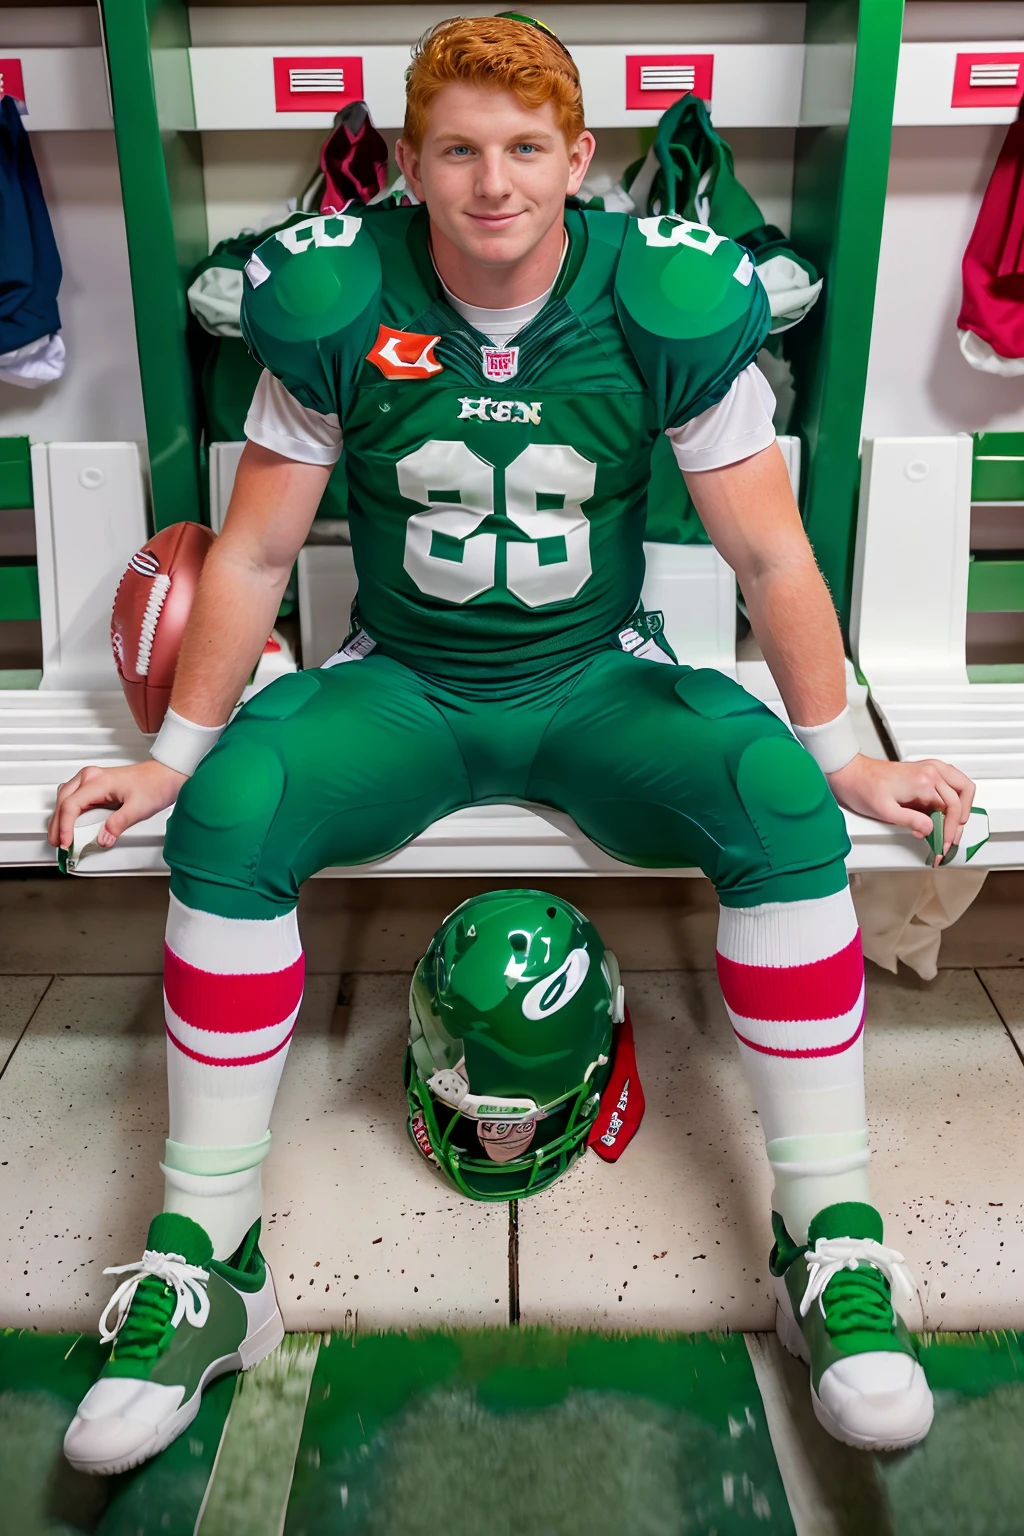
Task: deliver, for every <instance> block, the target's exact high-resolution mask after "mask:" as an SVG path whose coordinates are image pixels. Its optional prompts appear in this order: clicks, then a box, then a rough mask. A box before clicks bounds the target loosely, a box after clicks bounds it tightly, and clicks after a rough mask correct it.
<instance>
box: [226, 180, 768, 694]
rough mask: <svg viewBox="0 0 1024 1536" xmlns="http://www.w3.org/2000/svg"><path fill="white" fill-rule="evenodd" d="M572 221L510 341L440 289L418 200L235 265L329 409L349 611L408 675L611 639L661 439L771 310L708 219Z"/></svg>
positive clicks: (539, 657)
mask: <svg viewBox="0 0 1024 1536" xmlns="http://www.w3.org/2000/svg"><path fill="white" fill-rule="evenodd" d="M566 227H567V231H568V235H569V253H568V257H567V260H566V263H565V265H564V267H563V270H562V274H561V276H560V278H559V281H558V283H557V284H556V287H555V290H554V292H553V294H552V296H551V299H550V300H549V302H548V303H547V305H546V306H545V307H544V309H543V310H542V311H541V313H540V314H539V315H537V317H536V318H535V319H534V320H532V321H531V322H530V323H529V324H528V325H527V326H526V327H525V328H524V329H523V330H522V331H520V332H519V333H518V334H517V335H516V336H515V337H514V338H513V339H512V342H511V343H510V344H509V345H507V346H504V347H496V346H494V345H493V344H492V343H491V342H490V341H489V340H488V338H487V337H485V336H483V335H482V334H480V333H479V332H477V331H475V330H474V329H473V328H472V326H471V325H469V323H468V322H467V321H465V320H464V319H462V318H461V317H460V316H459V315H457V314H456V313H455V311H454V310H453V309H452V308H451V307H450V306H449V305H448V304H447V302H446V301H445V299H444V296H443V290H442V288H441V286H440V283H439V281H438V278H437V274H436V273H435V271H434V268H433V265H432V263H431V260H430V255H429V250H428V245H427V234H428V228H429V225H428V220H427V214H426V210H425V209H423V208H412V209H396V210H390V211H387V212H374V213H370V214H367V215H364V216H353V215H349V214H341V215H336V216H331V217H324V216H321V217H318V218H311V219H310V220H308V221H306V222H305V223H300V224H293V225H292V226H291V227H290V228H288V229H284V230H280V231H278V232H277V234H276V235H274V236H273V237H272V238H271V239H270V240H268V241H266V242H265V243H264V244H263V245H261V246H260V247H259V249H258V250H257V251H256V253H255V255H254V256H253V258H252V259H251V260H250V262H249V264H248V266H247V268H246V285H245V293H244V298H243V306H242V330H243V334H244V335H245V338H246V340H247V342H248V344H249V347H250V349H251V350H252V352H253V354H254V356H255V357H256V358H257V360H258V361H259V362H261V363H262V364H263V365H264V367H266V368H268V369H269V370H270V372H271V373H273V374H274V375H275V376H276V377H277V378H279V379H280V380H281V382H282V383H283V384H284V386H285V387H286V389H287V390H288V391H289V393H290V394H291V395H293V396H294V397H295V398H296V399H297V400H298V401H299V402H300V403H301V404H302V405H305V406H307V407H309V408H310V409H311V410H313V411H316V412H319V413H320V414H321V415H324V416H336V417H337V419H338V421H339V424H340V426H341V430H342V435H343V440H344V448H345V465H346V471H347V475H348V481H349V522H350V528H351V536H352V546H353V555H354V558H355V564H356V570H357V574H358V579H359V600H358V602H359V619H360V622H361V624H362V625H363V627H364V628H365V629H366V631H367V632H368V634H369V635H370V636H372V638H373V639H374V640H375V641H376V642H377V644H378V646H379V647H380V648H381V650H382V651H383V652H384V653H385V654H387V655H391V656H394V657H395V658H396V659H397V660H400V661H403V662H405V663H406V664H407V665H410V666H412V667H414V668H416V669H418V670H420V671H424V672H431V673H436V674H440V675H444V676H448V677H452V678H459V677H462V678H466V679H469V678H474V677H479V676H481V675H482V673H484V672H486V673H487V675H488V676H489V677H490V678H492V679H493V678H499V677H503V676H508V677H509V678H510V679H514V678H515V677H517V676H521V675H522V674H523V673H524V672H526V671H533V670H541V669H544V668H547V667H552V666H555V665H561V664H564V663H568V662H572V661H573V660H574V659H576V658H582V657H583V656H586V655H588V654H592V653H593V652H594V651H595V650H596V649H599V648H600V647H601V646H602V645H603V644H605V643H607V640H608V638H609V637H610V636H612V635H614V634H615V633H616V632H617V631H618V630H620V629H621V628H622V627H623V625H624V624H625V623H626V621H627V620H628V619H629V617H630V615H631V614H632V613H633V612H634V610H635V609H636V606H637V604H638V601H639V596H640V588H641V584H642V581H643V574H644V560H643V536H644V521H645V515H646V491H647V485H648V481H649V479H650V458H651V451H652V448H653V445H654V443H655V441H656V440H657V438H658V436H659V435H660V434H661V433H662V432H664V431H665V430H666V429H668V428H671V427H677V426H680V425H682V424H684V423H685V422H687V421H689V420H691V419H692V418H693V417H694V416H697V415H699V414H700V413H701V412H703V411H704V410H706V409H708V408H709V407H710V406H712V405H714V404H715V403H716V402H717V401H719V400H721V399H722V398H723V397H724V396H725V394H726V393H727V392H728V390H729V388H730V386H731V384H732V382H733V380H734V379H735V378H736V376H737V375H738V374H739V373H740V372H742V371H743V370H744V369H745V368H746V367H747V366H748V365H749V364H750V363H751V362H752V361H753V358H754V356H755V355H756V353H757V351H758V349H759V347H760V346H761V343H762V342H763V340H764V337H765V335H766V334H767V331H768V328H769V324H770V316H769V312H768V304H767V300H766V298H765V295H764V291H763V289H762V288H761V285H760V284H759V283H758V282H757V281H756V280H754V268H753V263H752V262H751V260H750V257H749V256H748V255H747V253H746V252H745V251H744V250H743V249H742V248H741V247H739V246H737V245H735V244H733V243H732V242H731V241H729V240H727V239H725V238H724V237H722V236H719V235H716V234H715V233H714V232H713V231H711V230H710V229H708V228H706V227H705V226H702V225H696V224H691V223H687V222H686V221H685V220H681V219H675V218H658V217H653V218H649V219H641V220H636V219H629V218H627V217H626V216H624V215H621V214H614V213H581V212H577V211H568V212H567V213H566Z"/></svg>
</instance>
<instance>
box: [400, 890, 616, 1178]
mask: <svg viewBox="0 0 1024 1536" xmlns="http://www.w3.org/2000/svg"><path fill="white" fill-rule="evenodd" d="M623 1015H624V1003H623V990H622V986H621V983H620V981H619V967H618V964H617V963H616V960H615V956H614V955H613V954H612V953H611V952H610V951H608V950H606V949H605V947H604V945H603V944H602V943H601V939H600V937H599V935H598V933H597V930H596V928H595V927H594V926H593V924H592V923H590V922H588V921H587V919H586V918H585V917H584V916H583V914H582V912H578V911H577V910H576V908H575V907H573V906H571V905H570V904H569V902H567V901H562V900H561V898H560V897H557V896H547V895H545V894H544V892H543V891H518V890H513V891H492V892H490V893H488V894H487V895H486V896H477V897H474V898H473V899H472V900H470V901H466V902H463V904H462V906H461V907H457V908H456V909H455V911H454V912H452V913H451V914H450V916H449V917H447V918H446V919H445V921H444V922H443V923H442V924H441V927H440V928H439V929H438V931H437V933H436V934H435V935H434V937H433V939H432V940H431V943H430V948H429V949H428V950H427V952H426V954H425V955H424V956H423V959H422V960H421V961H420V963H419V965H418V966H417V967H416V972H415V975H414V976H413V980H412V988H411V991H410V995H409V1047H408V1050H407V1051H406V1055H405V1083H406V1090H407V1093H408V1098H409V1123H408V1129H409V1135H410V1136H411V1138H412V1140H413V1142H414V1144H415V1145H416V1146H417V1147H418V1149H419V1150H420V1152H422V1153H423V1155H424V1157H426V1158H427V1159H428V1160H429V1161H431V1162H433V1163H434V1164H436V1166H437V1167H438V1169H439V1170H440V1171H441V1172H442V1173H443V1174H444V1175H445V1177H446V1178H447V1179H449V1180H450V1182H451V1183H452V1184H454V1185H455V1187H456V1189H458V1190H459V1191H460V1192H461V1193H462V1194H464V1195H468V1196H469V1198H470V1199H471V1200H516V1199H518V1198H519V1197H520V1196H523V1195H534V1194H538V1193H539V1192H540V1191H541V1190H542V1189H547V1188H549V1186H550V1185H552V1184H553V1183H554V1182H555V1180H556V1179H557V1178H559V1177H560V1175H561V1174H563V1173H564V1172H565V1171H566V1169H567V1168H568V1167H569V1166H570V1164H571V1163H573V1162H574V1161H575V1159H576V1158H577V1157H579V1156H580V1154H581V1153H582V1152H584V1151H585V1150H586V1145H587V1136H588V1134H589V1132H590V1129H591V1126H592V1125H593V1122H594V1119H595V1116H596V1115H597V1112H598V1107H599V1104H600V1098H601V1092H602V1090H603V1088H604V1086H605V1084H606V1082H607V1081H608V1075H609V1071H610V1060H611V1056H612V1036H613V1026H614V1025H615V1024H616V1023H619V1022H620V1021H621V1020H622V1018H623Z"/></svg>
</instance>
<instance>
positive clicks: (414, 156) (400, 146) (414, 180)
mask: <svg viewBox="0 0 1024 1536" xmlns="http://www.w3.org/2000/svg"><path fill="white" fill-rule="evenodd" d="M395 159H396V160H397V161H398V169H399V170H400V171H401V173H402V175H403V176H404V177H405V181H406V185H407V186H408V187H409V188H411V190H412V194H413V196H414V197H415V198H416V200H417V202H420V203H425V202H426V200H427V199H426V193H425V192H424V190H423V182H422V181H421V180H420V155H419V150H417V149H414V148H413V146H412V145H411V144H410V143H408V141H407V140H405V139H399V141H398V143H397V144H396V145H395Z"/></svg>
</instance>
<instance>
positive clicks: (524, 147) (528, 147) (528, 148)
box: [516, 144, 537, 155]
mask: <svg viewBox="0 0 1024 1536" xmlns="http://www.w3.org/2000/svg"><path fill="white" fill-rule="evenodd" d="M516 148H517V149H518V150H520V151H522V152H523V153H525V154H527V155H532V154H533V152H534V150H535V149H536V148H537V146H536V144H517V145H516Z"/></svg>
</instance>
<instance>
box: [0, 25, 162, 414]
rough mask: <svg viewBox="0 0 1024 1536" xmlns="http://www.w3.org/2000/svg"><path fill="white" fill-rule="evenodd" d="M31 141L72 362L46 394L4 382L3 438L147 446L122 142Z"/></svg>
mask: <svg viewBox="0 0 1024 1536" xmlns="http://www.w3.org/2000/svg"><path fill="white" fill-rule="evenodd" d="M6 14H7V13H6V12H0V16H5V15H6ZM29 141H30V143H31V146H32V152H33V154H34V156H35V161H36V165H37V167H38V170H39V176H40V180H41V182H42V186H43V195H44V196H45V198H46V203H47V207H48V208H49V211H50V218H51V220H52V223H53V229H54V234H55V236H56V240H57V248H58V250H59V251H60V257H61V262H62V263H63V267H64V280H63V282H62V284H61V289H60V294H59V297H58V303H59V306H60V315H61V322H62V327H63V336H64V342H65V345H66V347H67V353H68V359H67V368H66V369H65V372H64V376H63V378H61V379H59V380H57V381H56V382H55V383H53V384H47V385H45V386H44V387H43V388H42V389H34V390H28V389H21V388H18V387H16V386H15V385H13V384H0V423H2V426H0V432H2V433H3V435H4V436H15V435H18V434H21V433H24V434H26V435H27V436H29V437H31V439H32V440H33V442H42V441H45V440H47V439H55V438H59V439H63V440H65V441H71V442H73V441H82V442H102V441H112V440H116V441H121V440H124V439H133V440H136V441H140V442H142V441H144V439H145V419H144V416H143V410H142V387H141V384H140V381H139V364H138V356H137V353H136V350H135V318H134V313H133V310H132V297H131V283H130V280H129V273H128V247H127V243H126V240H125V230H124V213H123V210H122V205H121V183H120V180H119V177H118V170H117V153H116V149H115V145H114V135H113V133H110V132H107V133H102V132H96V133H31V132H30V135H29Z"/></svg>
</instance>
